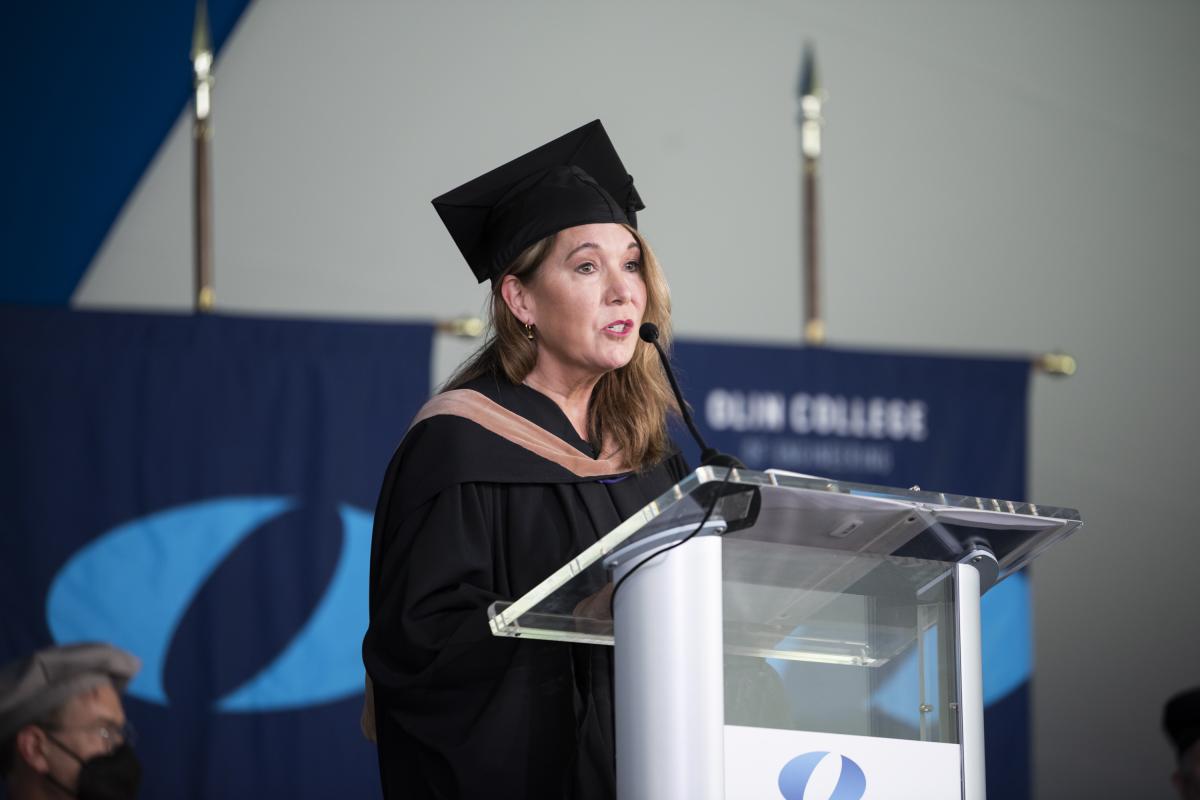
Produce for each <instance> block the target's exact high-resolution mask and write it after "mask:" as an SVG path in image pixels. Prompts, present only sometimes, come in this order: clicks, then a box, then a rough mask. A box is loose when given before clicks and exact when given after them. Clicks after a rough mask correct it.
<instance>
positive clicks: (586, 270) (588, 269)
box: [575, 261, 596, 275]
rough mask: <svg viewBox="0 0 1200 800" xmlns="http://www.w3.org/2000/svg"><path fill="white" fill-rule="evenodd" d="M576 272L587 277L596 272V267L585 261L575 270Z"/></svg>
mask: <svg viewBox="0 0 1200 800" xmlns="http://www.w3.org/2000/svg"><path fill="white" fill-rule="evenodd" d="M575 271H576V272H582V273H583V274H585V275H587V274H590V273H593V272H595V271H596V265H595V264H593V263H592V262H590V261H585V262H583V263H582V264H580V265H579V266H578V267H576V268H575Z"/></svg>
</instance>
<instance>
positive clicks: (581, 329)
mask: <svg viewBox="0 0 1200 800" xmlns="http://www.w3.org/2000/svg"><path fill="white" fill-rule="evenodd" d="M516 294H517V295H518V303H517V304H516V307H513V306H514V304H513V303H511V302H510V307H513V310H514V313H516V314H517V317H518V319H521V320H522V321H524V322H532V323H533V324H534V326H535V327H536V336H537V363H536V365H535V366H534V371H535V372H539V373H541V374H542V375H543V376H546V377H554V378H558V379H560V380H564V381H567V382H572V381H575V380H587V379H590V378H598V377H599V376H601V375H603V374H604V373H606V372H609V371H610V370H614V369H617V368H618V367H623V366H625V365H626V364H628V363H629V360H630V359H631V358H633V351H634V349H635V348H636V347H637V341H638V328H639V327H640V326H641V324H642V315H643V314H644V313H645V310H646V284H645V282H644V281H643V278H642V251H641V249H640V248H639V247H638V243H637V239H635V238H634V237H633V234H631V233H630V232H629V231H628V230H626V229H625V227H624V226H622V225H617V224H615V223H598V224H594V225H579V226H577V227H574V228H567V229H566V230H563V231H560V232H559V233H558V235H557V237H555V241H554V245H553V247H551V249H550V253H549V255H548V256H547V257H546V259H545V261H543V262H542V265H541V267H539V268H538V270H537V272H536V273H535V274H534V277H533V280H531V281H530V282H529V284H528V285H524V286H521V287H520V290H519V292H517V293H516Z"/></svg>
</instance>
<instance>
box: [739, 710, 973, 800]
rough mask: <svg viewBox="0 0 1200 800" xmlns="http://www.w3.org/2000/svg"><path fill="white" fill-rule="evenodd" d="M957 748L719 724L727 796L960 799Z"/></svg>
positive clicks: (744, 799) (759, 799)
mask: <svg viewBox="0 0 1200 800" xmlns="http://www.w3.org/2000/svg"><path fill="white" fill-rule="evenodd" d="M960 767H961V764H960V761H959V748H958V746H957V745H953V744H944V743H941V742H914V741H910V740H906V739H885V738H882V737H879V736H846V735H844V734H837V733H807V732H805V731H784V730H771V729H768V728H744V727H741V726H737V725H726V726H725V797H726V800H806V798H809V799H811V798H822V800H825V798H828V799H829V800H961V798H962V780H961V776H960V773H959V770H960Z"/></svg>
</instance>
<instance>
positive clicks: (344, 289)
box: [75, 0, 1200, 800]
mask: <svg viewBox="0 0 1200 800" xmlns="http://www.w3.org/2000/svg"><path fill="white" fill-rule="evenodd" d="M1198 33H1200V5H1197V4H1196V3H1194V2H1170V1H1169V0H1143V2H1136V3H1135V2H1124V3H1120V2H1115V1H1110V2H1096V1H1093V0H1058V1H1057V2H1049V1H1047V2H1040V3H1034V2H1004V0H969V1H967V2H957V3H951V2H938V1H937V0H910V2H905V3H896V2H855V3H847V2H842V3H835V2H818V1H817V0H803V1H799V2H784V1H783V0H764V1H763V2H757V3H750V4H745V5H741V6H735V5H733V4H717V3H711V2H702V3H690V4H689V3H679V2H655V3H645V4H633V3H629V4H626V3H609V4H605V5H597V4H593V5H587V6H584V5H572V4H564V3H558V2H531V1H528V0H522V1H521V2H514V3H483V2H480V3H461V2H459V3H452V2H446V3H430V2H422V3H415V2H412V3H398V2H397V3H384V2H381V1H380V0H377V1H376V2H371V1H370V0H358V2H353V3H351V2H346V3H337V4H333V3H320V2H316V0H292V2H283V0H259V1H258V2H257V3H256V4H255V5H253V6H252V7H251V8H250V9H249V11H248V12H247V15H246V16H245V18H244V19H243V21H242V22H241V24H240V27H239V29H238V30H237V31H236V32H235V34H234V36H233V38H232V39H231V40H230V42H229V44H228V45H227V47H226V50H225V52H224V53H223V56H222V58H221V60H220V61H219V62H218V64H217V76H218V83H217V86H216V101H215V115H216V116H215V120H216V139H215V154H214V158H215V165H216V166H215V169H216V176H215V195H216V202H217V207H216V223H215V224H216V237H217V238H216V265H217V273H216V280H217V296H218V303H219V305H220V307H222V308H223V309H225V310H227V311H237V312H245V313H255V314H258V313H266V314H289V315H296V314H301V315H317V316H334V317H341V316H352V317H369V318H425V319H428V318H431V317H436V318H440V317H448V316H453V315H457V314H462V313H474V312H477V311H478V310H479V308H480V305H481V302H482V298H483V290H482V289H480V288H478V287H476V286H475V284H474V282H473V280H472V279H471V277H470V276H469V273H468V271H467V269H466V267H465V265H463V264H462V263H461V261H460V260H459V259H458V257H457V254H456V250H455V249H454V247H453V245H452V243H451V241H450V238H449V236H448V235H447V234H446V233H445V231H444V230H443V229H442V227H441V226H440V224H439V223H438V220H437V218H436V216H435V214H434V212H433V211H432V209H431V208H430V206H429V199H430V198H432V197H433V196H435V195H437V194H439V193H441V192H442V191H445V190H446V189H449V188H451V187H453V186H455V185H457V184H458V183H460V182H462V181H464V180H466V179H468V178H471V177H474V176H475V175H476V174H478V173H479V172H481V171H483V170H485V169H488V168H491V167H492V166H495V165H497V164H499V163H500V162H501V161H503V160H506V159H508V158H510V157H512V156H514V155H516V154H518V153H520V152H523V151H524V150H526V149H529V148H531V147H533V146H535V145H536V144H539V143H541V142H542V141H544V140H547V139H549V138H551V137H553V136H556V135H558V134H559V133H562V132H564V131H566V130H567V129H569V128H571V127H574V126H576V125H579V124H581V123H583V122H585V121H587V120H590V119H592V118H594V117H597V116H598V117H601V118H603V119H604V121H605V125H606V127H607V128H608V130H609V133H610V134H611V136H612V138H613V140H614V141H615V142H616V144H617V146H618V148H619V149H620V151H621V153H622V156H623V158H624V160H625V163H626V165H627V167H628V168H629V169H630V171H631V172H632V173H633V174H634V176H635V177H636V178H637V182H638V186H639V190H640V192H641V194H642V196H643V197H644V198H645V200H646V202H647V204H648V208H647V209H646V211H645V212H643V213H642V214H641V215H640V222H641V227H642V229H643V231H644V232H646V233H647V235H648V236H649V237H650V239H651V241H652V242H653V243H654V245H655V247H656V250H657V251H658V253H659V255H660V257H661V258H662V260H663V261H664V262H665V264H666V267H667V270H668V276H669V278H670V280H671V283H672V289H673V292H674V302H675V321H676V327H677V330H678V331H679V332H680V333H681V334H684V335H690V336H693V337H701V336H702V337H706V338H723V339H752V340H773V341H792V340H795V338H796V337H797V336H798V333H799V330H800V320H799V317H800V314H799V291H800V290H799V283H800V282H799V276H798V269H797V263H798V257H799V256H798V253H799V243H798V233H797V216H798V189H797V156H796V152H797V137H796V129H795V126H794V118H795V114H796V105H795V100H794V96H793V93H794V87H795V81H796V70H797V66H798V62H799V53H800V45H801V42H802V41H803V40H804V39H811V40H812V41H814V42H815V43H816V44H817V47H818V57H819V62H820V67H821V70H822V72H823V76H824V81H825V85H826V89H827V91H828V93H829V96H830V99H829V102H828V104H827V107H826V116H827V120H828V123H827V126H826V129H825V131H826V155H825V158H824V160H823V164H822V168H823V170H824V175H823V181H824V184H823V185H824V196H823V213H824V217H825V220H824V228H823V234H824V237H825V238H824V244H825V247H824V253H825V264H826V272H827V288H826V294H825V302H826V307H827V309H828V315H827V316H828V320H829V331H830V337H831V340H832V341H834V342H836V343H839V344H854V345H862V346H867V347H871V346H886V347H890V348H897V347H899V348H921V349H937V350H941V349H952V350H957V351H982V352H988V353H996V352H1000V353H1014V352H1016V353H1025V352H1029V353H1032V352H1038V351H1044V350H1049V349H1053V348H1062V349H1064V350H1066V351H1068V352H1070V353H1072V354H1074V355H1075V356H1076V357H1077V358H1078V360H1079V364H1080V371H1079V374H1078V375H1077V376H1076V377H1074V378H1071V379H1068V380H1061V381H1057V380H1052V379H1048V378H1044V377H1041V378H1038V379H1037V380H1035V382H1034V388H1033V407H1032V417H1033V441H1032V464H1031V469H1032V487H1031V496H1032V499H1034V500H1035V501H1038V502H1042V503H1050V504H1055V505H1066V506H1072V507H1076V508H1079V509H1081V510H1082V511H1083V513H1084V516H1085V519H1086V521H1087V523H1086V528H1085V529H1084V530H1083V531H1082V532H1081V533H1080V534H1078V535H1077V536H1076V537H1075V538H1073V539H1072V540H1069V541H1068V542H1067V543H1065V544H1063V545H1062V546H1060V547H1059V548H1058V549H1057V550H1056V551H1053V552H1051V553H1050V554H1048V555H1047V556H1045V557H1044V558H1043V559H1042V560H1041V562H1039V564H1038V565H1037V568H1036V569H1035V571H1034V590H1035V601H1036V612H1035V624H1036V683H1035V692H1036V694H1035V709H1034V723H1035V725H1034V728H1035V730H1034V733H1035V758H1036V786H1037V790H1038V797H1039V798H1041V799H1042V800H1052V799H1054V798H1074V797H1139V798H1148V799H1149V800H1154V799H1155V798H1162V799H1163V800H1165V798H1168V797H1171V792H1170V789H1169V786H1168V784H1167V774H1168V773H1169V771H1170V769H1171V757H1170V751H1169V750H1168V748H1167V745H1166V743H1165V740H1164V739H1163V738H1162V736H1161V733H1160V731H1159V728H1158V720H1159V714H1160V710H1161V706H1162V702H1163V700H1164V699H1165V698H1166V697H1167V696H1168V695H1169V694H1170V693H1172V692H1173V691H1175V690H1177V689H1179V688H1181V687H1184V686H1187V685H1195V684H1200V624H1197V622H1196V618H1197V608H1198V607H1200V581H1197V580H1196V576H1195V573H1196V568H1195V565H1196V564H1197V562H1200V536H1197V535H1195V533H1194V530H1193V526H1192V525H1191V524H1189V521H1190V519H1191V518H1192V517H1193V515H1194V513H1195V512H1194V509H1193V507H1192V503H1190V502H1189V500H1190V493H1191V490H1192V486H1193V483H1194V481H1195V478H1196V477H1198V471H1197V470H1196V468H1195V467H1194V459H1195V455H1196V453H1197V450H1198V448H1200V424H1198V423H1197V416H1196V411H1195V402H1194V399H1193V398H1194V397H1195V395H1196V393H1197V389H1198V388H1200V387H1198V385H1197V384H1198V382H1200V381H1198V370H1197V358H1196V343H1197V341H1198V336H1197V334H1198V333H1200V324H1198V323H1197V321H1196V317H1195V316H1194V315H1193V314H1192V306H1193V305H1194V304H1195V303H1196V301H1197V299H1198V298H1200V277H1198V275H1200V269H1198V267H1200V265H1198V264H1197V261H1198V259H1197V255H1196V254H1197V252H1200V246H1198V245H1200V242H1198V241H1197V240H1198V234H1197V231H1198V229H1200V224H1198V219H1200V214H1198V212H1200V203H1198V202H1197V199H1198V198H1197V186H1200V156H1197V153H1196V148H1195V143H1196V142H1198V141H1200V111H1198V104H1197V95H1196V86H1197V85H1200V56H1198V55H1197V53H1198V52H1200V48H1197V46H1196V44H1195V40H1196V37H1197V34H1198ZM187 135H188V125H187V123H186V121H185V120H184V119H183V118H181V120H180V122H179V124H178V125H177V126H176V128H175V130H174V131H173V133H172V135H171V137H170V138H169V140H168V141H167V142H166V144H165V145H164V147H163V149H162V151H161V152H160V153H159V155H158V158H157V159H156V161H155V162H154V164H153V166H152V167H151V169H150V170H149V171H148V172H147V174H146V176H145V178H144V180H143V181H142V183H141V185H140V186H139V188H138V189H137V191H136V192H135V194H134V195H133V197H132V198H131V200H130V202H129V203H128V205H127V207H126V208H125V210H124V212H123V214H122V216H121V218H120V219H119V221H118V223H117V225H116V226H115V227H114V229H113V231H112V232H111V234H110V236H109V238H108V240H107V241H106V243H105V245H104V247H103V248H102V250H101V252H100V253H99V254H98V256H97V257H96V259H95V262H94V263H93V265H92V267H91V269H90V271H89V273H88V275H87V277H86V278H85V280H84V282H83V283H82V284H81V286H80V288H79V290H78V292H77V294H76V297H75V304H76V305H77V306H80V307H123V308H150V309H184V308H187V307H188V305H189V302H190V301H189V287H190V272H189V269H190V267H189V258H190V256H189V252H190V250H189V246H190V245H189V241H190V239H189V237H190V217H189V210H188V202H189V199H188V198H189V188H188V187H189V180H190V165H189V160H188V157H189V156H188V153H189V147H188V139H187ZM440 346H441V347H442V350H441V351H440V367H439V372H440V373H441V374H442V375H444V374H445V373H446V371H447V370H448V369H449V366H450V363H451V362H452V361H454V360H455V359H456V358H459V357H461V356H462V355H463V354H464V353H465V348H464V347H462V346H461V345H458V344H455V343H447V342H442V343H440Z"/></svg>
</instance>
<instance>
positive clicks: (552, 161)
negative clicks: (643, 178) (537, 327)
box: [433, 120, 646, 283]
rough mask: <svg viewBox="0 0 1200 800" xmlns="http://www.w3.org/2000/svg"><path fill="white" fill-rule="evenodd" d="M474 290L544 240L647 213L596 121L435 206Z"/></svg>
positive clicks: (631, 221) (449, 194)
mask: <svg viewBox="0 0 1200 800" xmlns="http://www.w3.org/2000/svg"><path fill="white" fill-rule="evenodd" d="M433 207H434V208H435V209H437V212H438V215H439V216H440V217H441V218H442V222H443V223H445V225H446V228H447V229H448V230H449V231H450V235H451V236H452V237H454V243H455V244H457V245H458V249H459V250H461V251H462V254H463V258H465V259H466V260H467V263H468V264H469V265H470V266H471V271H472V272H474V273H475V277H476V278H477V279H478V280H479V282H480V283H482V282H483V281H485V280H487V279H488V278H497V277H499V276H500V275H501V274H503V273H504V270H505V269H507V268H508V266H509V265H510V264H511V263H512V262H513V260H514V259H515V258H516V257H517V256H518V255H520V254H521V252H522V251H523V250H524V249H525V248H527V247H529V246H530V245H532V244H535V243H536V242H539V241H541V240H542V239H544V238H545V237H547V236H549V235H551V234H553V233H558V232H559V231H561V230H565V229H567V228H571V227H574V226H575V225H588V224H591V223H595V222H616V223H625V224H628V225H632V226H634V227H637V216H636V214H637V212H638V211H640V210H642V209H643V208H645V207H646V206H645V204H644V203H643V202H642V198H640V197H638V193H637V190H636V189H634V188H633V176H632V175H630V174H629V173H627V172H626V171H625V167H624V166H623V165H622V164H621V159H620V157H619V156H618V155H617V151H616V150H614V149H613V146H612V142H611V141H610V140H609V138H608V134H607V133H605V131H604V126H603V125H602V124H601V123H600V120H594V121H592V122H589V123H588V124H587V125H584V126H583V127H581V128H576V129H575V130H573V131H571V132H570V133H568V134H565V135H563V136H560V137H558V138H557V139H555V140H554V141H552V142H548V143H546V144H544V145H542V146H541V147H539V148H537V149H536V150H533V151H531V152H529V153H526V154H525V155H523V156H521V157H520V158H517V159H514V160H512V161H510V162H508V163H507V164H505V165H504V166H501V167H497V168H496V169H494V170H492V171H491V172H487V173H485V174H483V175H480V176H479V177H478V178H476V179H475V180H472V181H468V182H467V183H464V184H463V185H462V186H459V187H458V188H457V189H452V190H451V191H449V192H446V193H445V194H444V195H442V196H441V197H435V198H434V199H433Z"/></svg>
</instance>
